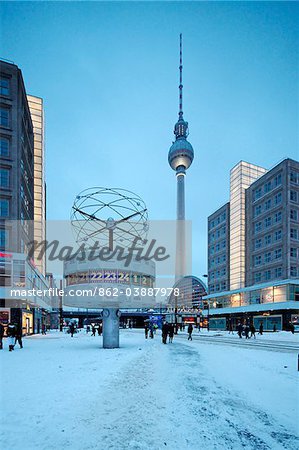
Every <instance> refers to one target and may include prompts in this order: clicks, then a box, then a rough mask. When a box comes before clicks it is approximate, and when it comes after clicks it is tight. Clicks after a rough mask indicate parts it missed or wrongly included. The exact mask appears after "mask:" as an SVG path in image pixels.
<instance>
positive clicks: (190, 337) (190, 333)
mask: <svg viewBox="0 0 299 450" xmlns="http://www.w3.org/2000/svg"><path fill="white" fill-rule="evenodd" d="M192 331H193V326H192V324H191V323H189V326H188V341H192Z"/></svg>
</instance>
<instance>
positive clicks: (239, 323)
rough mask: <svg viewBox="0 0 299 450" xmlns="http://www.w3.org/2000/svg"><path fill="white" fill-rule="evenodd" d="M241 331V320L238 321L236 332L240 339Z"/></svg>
mask: <svg viewBox="0 0 299 450" xmlns="http://www.w3.org/2000/svg"><path fill="white" fill-rule="evenodd" d="M242 331H243V327H242V324H241V322H238V325H237V332H238V336H239V338H240V339H242Z"/></svg>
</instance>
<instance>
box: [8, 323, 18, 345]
mask: <svg viewBox="0 0 299 450" xmlns="http://www.w3.org/2000/svg"><path fill="white" fill-rule="evenodd" d="M6 333H7V340H8V348H9V351H10V352H11V351H12V350H14V346H15V338H16V327H15V325H14V324H13V323H11V322H9V324H8V325H7V331H6Z"/></svg>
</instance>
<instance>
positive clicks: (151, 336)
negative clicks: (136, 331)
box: [149, 323, 155, 339]
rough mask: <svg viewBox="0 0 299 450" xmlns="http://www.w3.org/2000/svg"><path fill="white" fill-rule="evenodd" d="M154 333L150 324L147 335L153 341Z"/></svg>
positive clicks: (153, 328)
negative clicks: (148, 334)
mask: <svg viewBox="0 0 299 450" xmlns="http://www.w3.org/2000/svg"><path fill="white" fill-rule="evenodd" d="M154 331H155V327H154V325H153V324H152V323H151V324H150V326H149V333H150V338H151V339H154Z"/></svg>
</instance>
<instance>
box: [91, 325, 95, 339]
mask: <svg viewBox="0 0 299 450" xmlns="http://www.w3.org/2000/svg"><path fill="white" fill-rule="evenodd" d="M91 335H92V336H95V335H96V327H95V326H94V325H92V326H91Z"/></svg>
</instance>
